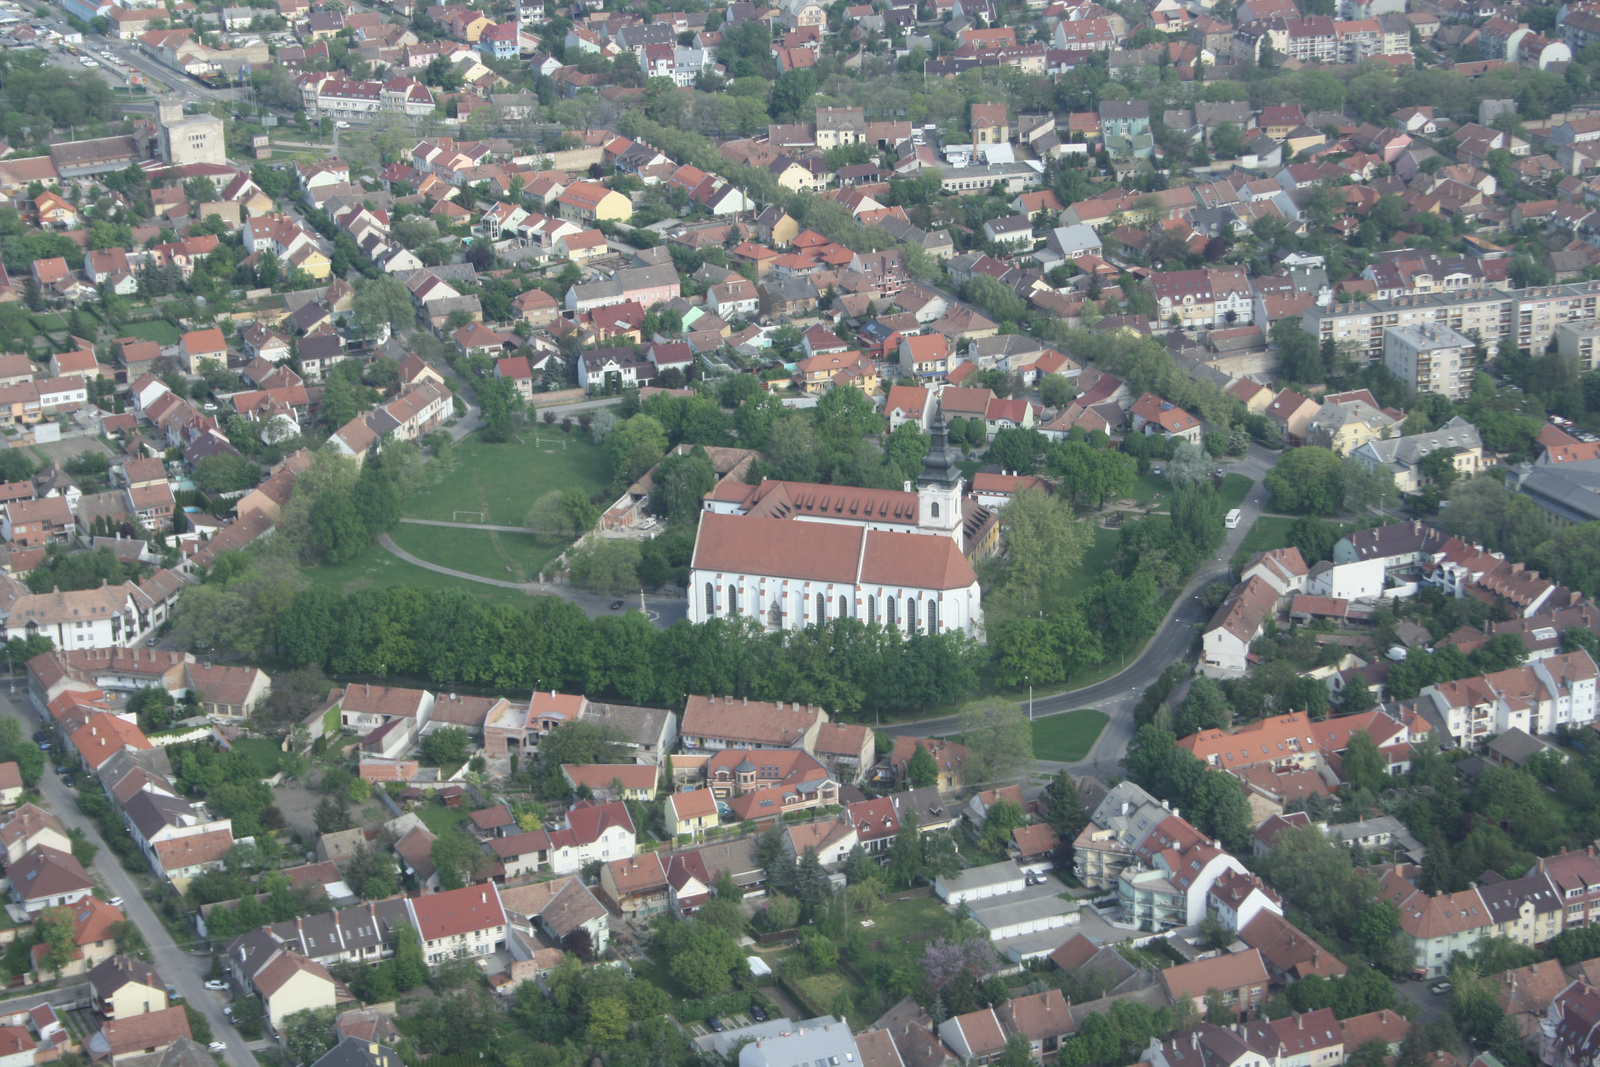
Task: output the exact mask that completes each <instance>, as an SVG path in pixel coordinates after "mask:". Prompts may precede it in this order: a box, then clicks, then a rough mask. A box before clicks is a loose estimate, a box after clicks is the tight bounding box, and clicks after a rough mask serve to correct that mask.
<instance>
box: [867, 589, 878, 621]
mask: <svg viewBox="0 0 1600 1067" xmlns="http://www.w3.org/2000/svg"><path fill="white" fill-rule="evenodd" d="M867 621H868V622H877V621H878V598H877V597H875V596H872V595H870V594H869V595H868V596H867Z"/></svg>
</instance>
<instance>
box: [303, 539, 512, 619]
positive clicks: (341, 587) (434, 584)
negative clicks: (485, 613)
mask: <svg viewBox="0 0 1600 1067" xmlns="http://www.w3.org/2000/svg"><path fill="white" fill-rule="evenodd" d="M399 528H400V527H397V529H399ZM502 573H503V572H502ZM310 577H311V580H312V581H313V582H316V583H317V584H318V585H325V586H326V587H328V588H330V589H335V590H337V591H338V592H340V593H353V592H355V591H356V590H358V589H367V588H372V587H377V588H385V589H386V588H388V587H390V586H396V585H401V586H409V587H410V588H413V589H423V590H428V591H430V592H431V591H435V590H444V589H461V590H465V591H466V592H468V593H471V594H472V595H473V596H475V597H477V598H479V599H480V600H484V601H487V602H488V603H489V604H491V605H494V604H511V605H513V606H517V607H526V606H527V605H528V594H526V593H524V592H522V591H521V590H519V589H501V588H499V587H498V586H493V585H482V584H480V583H478V582H466V581H462V580H461V579H460V578H452V577H450V576H449V575H448V574H437V573H435V572H433V571H430V570H424V569H423V568H421V567H416V566H413V565H411V564H410V563H407V562H405V561H404V560H402V559H400V558H398V557H397V556H395V555H394V554H392V553H391V552H389V550H388V549H386V548H384V547H383V546H382V545H380V544H378V543H377V542H373V543H372V544H370V545H368V546H367V547H366V548H365V549H364V550H362V552H361V554H360V555H359V556H357V557H356V558H355V559H352V560H350V561H349V562H347V563H341V564H339V565H338V566H336V567H330V566H327V565H323V566H319V567H315V568H312V570H311V571H310Z"/></svg>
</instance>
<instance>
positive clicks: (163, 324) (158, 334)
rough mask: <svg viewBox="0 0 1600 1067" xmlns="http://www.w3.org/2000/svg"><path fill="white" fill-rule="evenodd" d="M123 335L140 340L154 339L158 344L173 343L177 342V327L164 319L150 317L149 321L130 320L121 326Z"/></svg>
mask: <svg viewBox="0 0 1600 1067" xmlns="http://www.w3.org/2000/svg"><path fill="white" fill-rule="evenodd" d="M122 333H123V336H125V337H137V338H139V339H140V340H141V341H154V342H155V343H156V344H158V345H175V344H177V343H178V337H179V333H178V330H177V327H175V326H173V325H172V323H170V322H168V321H167V320H166V319H151V320H150V321H149V322H130V323H128V324H127V325H126V326H124V327H122Z"/></svg>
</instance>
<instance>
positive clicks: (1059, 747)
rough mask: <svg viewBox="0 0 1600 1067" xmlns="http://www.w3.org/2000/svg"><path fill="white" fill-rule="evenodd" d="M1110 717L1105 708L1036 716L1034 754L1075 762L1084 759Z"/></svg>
mask: <svg viewBox="0 0 1600 1067" xmlns="http://www.w3.org/2000/svg"><path fill="white" fill-rule="evenodd" d="M1109 721H1110V720H1109V719H1108V718H1107V717H1106V714H1105V713H1104V712H1101V711H1089V710H1083V711H1069V712H1067V713H1066V714H1065V715H1051V716H1049V717H1048V718H1043V719H1035V720H1034V723H1033V755H1034V758H1035V759H1047V760H1056V761H1058V762H1061V763H1073V762H1076V761H1078V760H1081V759H1083V758H1084V757H1085V756H1087V755H1088V754H1089V750H1090V749H1091V748H1093V747H1094V742H1095V739H1096V738H1097V737H1099V736H1100V731H1101V730H1103V729H1105V725H1106V723H1107V722H1109Z"/></svg>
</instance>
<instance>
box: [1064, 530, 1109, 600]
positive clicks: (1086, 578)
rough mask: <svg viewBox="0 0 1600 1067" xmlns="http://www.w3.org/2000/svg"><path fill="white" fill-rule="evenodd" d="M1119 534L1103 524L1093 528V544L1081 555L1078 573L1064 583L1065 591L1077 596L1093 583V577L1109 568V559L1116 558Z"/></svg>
mask: <svg viewBox="0 0 1600 1067" xmlns="http://www.w3.org/2000/svg"><path fill="white" fill-rule="evenodd" d="M1119 536H1120V535H1119V534H1118V533H1117V531H1115V530H1108V529H1106V528H1105V527H1103V526H1096V527H1095V528H1094V544H1092V545H1090V546H1089V551H1088V552H1085V553H1084V555H1083V566H1081V567H1079V568H1078V573H1077V574H1076V575H1075V576H1074V577H1073V578H1072V579H1071V580H1070V581H1068V582H1067V583H1066V593H1067V594H1068V595H1070V596H1077V595H1078V594H1079V593H1081V592H1083V591H1084V590H1085V589H1088V588H1089V586H1090V585H1092V584H1093V583H1094V580H1095V578H1097V577H1099V575H1100V574H1102V573H1103V572H1105V571H1108V570H1110V569H1111V561H1112V560H1114V559H1116V558H1117V540H1118V538H1119Z"/></svg>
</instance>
